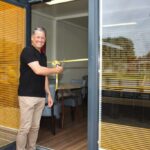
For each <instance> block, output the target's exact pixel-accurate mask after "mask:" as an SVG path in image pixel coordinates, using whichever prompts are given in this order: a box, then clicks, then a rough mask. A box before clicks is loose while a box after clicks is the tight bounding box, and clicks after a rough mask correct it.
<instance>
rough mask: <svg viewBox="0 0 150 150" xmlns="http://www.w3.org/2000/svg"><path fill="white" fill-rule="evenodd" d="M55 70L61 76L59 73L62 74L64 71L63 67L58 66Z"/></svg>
mask: <svg viewBox="0 0 150 150" xmlns="http://www.w3.org/2000/svg"><path fill="white" fill-rule="evenodd" d="M55 70H56V73H57V74H59V73H62V72H63V70H64V69H63V67H62V66H56V68H55Z"/></svg>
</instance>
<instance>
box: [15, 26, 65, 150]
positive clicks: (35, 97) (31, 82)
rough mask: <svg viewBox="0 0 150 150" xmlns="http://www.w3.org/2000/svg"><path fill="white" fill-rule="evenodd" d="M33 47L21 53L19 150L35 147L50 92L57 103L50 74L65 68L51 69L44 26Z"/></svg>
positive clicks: (34, 32)
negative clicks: (48, 63) (50, 82)
mask: <svg viewBox="0 0 150 150" xmlns="http://www.w3.org/2000/svg"><path fill="white" fill-rule="evenodd" d="M31 41H32V45H31V47H26V48H24V49H23V51H22V53H21V56H20V80H19V88H18V99H19V106H20V128H19V131H18V135H17V139H16V147H17V150H35V149H36V141H37V137H38V131H39V124H40V119H41V115H42V111H43V108H44V105H45V96H46V94H47V95H48V106H49V107H51V106H52V105H53V100H52V98H51V94H50V90H49V83H48V77H47V76H48V75H51V74H56V73H61V72H62V71H63V68H62V67H60V66H57V67H56V68H48V67H47V60H46V56H45V53H43V52H42V51H41V49H42V47H43V46H44V44H45V41H46V31H45V29H44V28H42V27H38V28H36V29H34V31H33V33H32V37H31Z"/></svg>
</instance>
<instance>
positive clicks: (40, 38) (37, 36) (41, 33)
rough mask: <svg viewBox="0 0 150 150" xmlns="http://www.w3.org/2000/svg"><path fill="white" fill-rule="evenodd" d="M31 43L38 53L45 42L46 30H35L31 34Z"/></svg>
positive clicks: (41, 28)
mask: <svg viewBox="0 0 150 150" xmlns="http://www.w3.org/2000/svg"><path fill="white" fill-rule="evenodd" d="M31 41H32V45H33V46H34V47H35V48H36V49H37V50H39V51H40V50H41V48H42V47H43V46H44V44H45V41H46V30H45V29H44V28H43V27H37V28H35V29H34V30H33V32H32V37H31Z"/></svg>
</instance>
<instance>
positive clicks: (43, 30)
mask: <svg viewBox="0 0 150 150" xmlns="http://www.w3.org/2000/svg"><path fill="white" fill-rule="evenodd" d="M36 31H41V32H44V34H45V37H46V30H45V28H44V27H36V28H34V29H33V32H32V35H33V34H35V32H36Z"/></svg>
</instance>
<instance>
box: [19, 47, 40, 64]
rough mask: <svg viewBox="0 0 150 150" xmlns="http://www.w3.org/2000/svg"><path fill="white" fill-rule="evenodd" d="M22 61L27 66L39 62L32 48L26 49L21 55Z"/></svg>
mask: <svg viewBox="0 0 150 150" xmlns="http://www.w3.org/2000/svg"><path fill="white" fill-rule="evenodd" d="M21 59H22V60H23V61H24V62H25V63H27V64H28V63H31V62H34V61H38V59H37V57H36V55H35V53H34V51H33V50H32V48H24V50H23V52H22V55H21Z"/></svg>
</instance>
